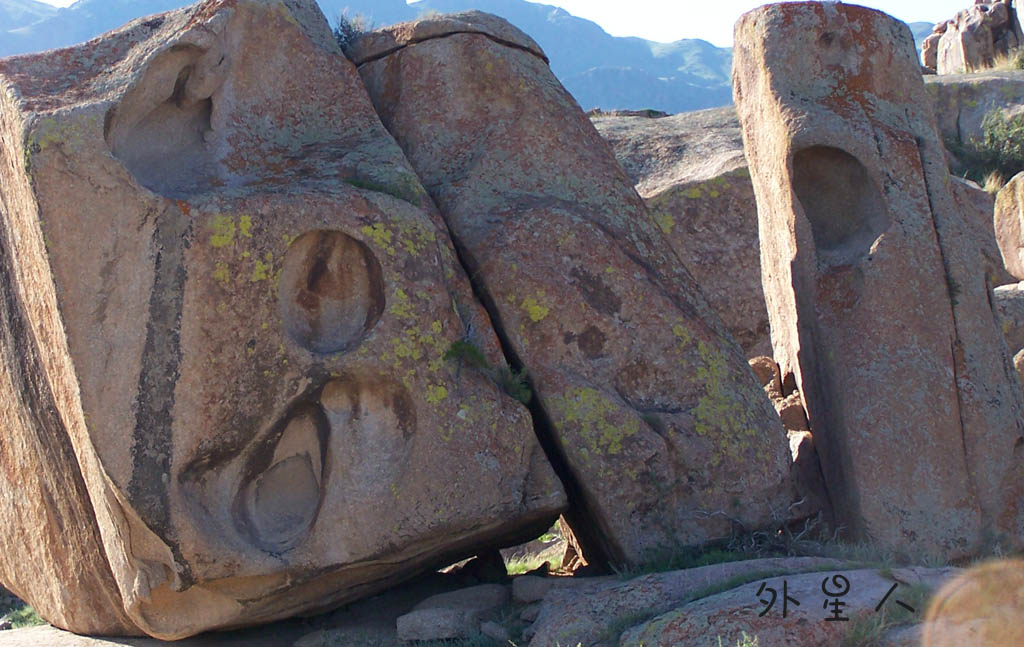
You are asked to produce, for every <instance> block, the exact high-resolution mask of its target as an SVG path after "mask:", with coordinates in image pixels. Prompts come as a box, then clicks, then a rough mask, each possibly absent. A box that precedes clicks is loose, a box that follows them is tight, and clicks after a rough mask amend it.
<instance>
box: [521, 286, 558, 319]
mask: <svg viewBox="0 0 1024 647" xmlns="http://www.w3.org/2000/svg"><path fill="white" fill-rule="evenodd" d="M544 298H545V294H544V293H543V292H541V293H539V294H538V295H537V296H536V297H526V298H525V299H523V302H522V303H521V304H520V307H521V308H522V309H523V310H525V311H526V314H527V315H529V317H530V321H532V322H534V323H537V322H539V321H543V320H544V318H545V317H547V316H548V314H549V313H550V312H551V309H550V308H548V307H547V306H545V305H544V304H543V303H541V301H543V299H544Z"/></svg>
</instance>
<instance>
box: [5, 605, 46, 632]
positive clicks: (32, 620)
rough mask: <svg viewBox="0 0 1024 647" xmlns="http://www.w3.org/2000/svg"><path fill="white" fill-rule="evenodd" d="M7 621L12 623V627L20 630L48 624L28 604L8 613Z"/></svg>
mask: <svg viewBox="0 0 1024 647" xmlns="http://www.w3.org/2000/svg"><path fill="white" fill-rule="evenodd" d="M7 620H9V621H10V623H11V627H13V628H14V629H20V628H22V627H37V626H39V625H45V624H46V621H45V620H43V619H42V618H40V617H39V614H38V613H36V610H35V609H33V608H32V607H30V606H29V605H27V604H26V605H25V606H23V607H21V608H18V609H15V610H13V611H11V612H10V613H8V614H7Z"/></svg>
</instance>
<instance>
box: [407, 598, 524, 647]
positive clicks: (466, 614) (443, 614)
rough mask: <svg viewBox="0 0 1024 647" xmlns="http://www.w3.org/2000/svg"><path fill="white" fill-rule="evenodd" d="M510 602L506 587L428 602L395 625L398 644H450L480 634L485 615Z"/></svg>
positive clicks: (425, 601)
mask: <svg viewBox="0 0 1024 647" xmlns="http://www.w3.org/2000/svg"><path fill="white" fill-rule="evenodd" d="M508 601H509V587H507V586H503V585H501V584H482V585H480V586H473V587H470V588H466V589H460V590H458V591H452V592H450V593H441V594H438V595H435V596H433V597H430V598H427V599H426V600H424V601H423V602H420V603H419V604H417V605H416V607H415V608H413V610H412V611H410V612H409V613H406V614H405V615H403V616H400V617H399V618H398V620H397V621H396V626H397V634H398V639H399V640H407V641H413V640H450V639H453V638H469V637H471V636H473V635H475V634H477V633H479V632H480V624H481V621H482V620H484V617H485V614H487V613H488V612H491V611H494V610H496V609H498V608H500V607H502V606H504V605H505V604H507V603H508Z"/></svg>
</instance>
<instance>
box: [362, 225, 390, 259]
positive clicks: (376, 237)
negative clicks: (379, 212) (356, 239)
mask: <svg viewBox="0 0 1024 647" xmlns="http://www.w3.org/2000/svg"><path fill="white" fill-rule="evenodd" d="M359 231H361V232H363V234H365V235H366V236H367V237H368V238H369V239H370V240H372V241H373V244H374V245H376V246H377V247H379V248H381V249H383V250H384V251H385V252H387V254H388V255H389V256H394V255H395V248H394V246H393V245H392V244H391V241H392V239H393V238H394V234H393V233H391V230H390V229H388V228H387V227H385V226H384V224H383V223H380V222H375V223H374V224H372V225H365V226H363V227H362V228H360V230H359Z"/></svg>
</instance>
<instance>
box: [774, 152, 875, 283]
mask: <svg viewBox="0 0 1024 647" xmlns="http://www.w3.org/2000/svg"><path fill="white" fill-rule="evenodd" d="M793 191H794V192H795V193H796V197H797V199H798V200H799V201H800V205H801V206H802V207H803V210H804V215H806V216H807V220H808V221H809V222H810V223H811V233H812V235H813V236H814V245H815V247H817V249H818V253H819V255H820V256H821V259H822V260H826V259H829V260H833V257H834V260H835V261H839V260H842V261H845V262H851V261H854V260H855V259H857V258H859V257H860V256H862V255H864V254H867V253H868V251H869V250H870V249H871V244H872V243H873V242H874V241H875V239H876V238H878V236H879V235H880V234H881V233H882V232H884V231H885V230H886V229H887V228H888V226H889V218H888V216H887V214H886V208H885V203H884V202H883V201H882V196H881V194H880V192H879V190H878V187H877V186H876V185H875V183H874V181H873V180H872V179H871V176H870V175H869V174H868V170H867V169H866V168H865V167H864V165H863V164H861V163H860V161H858V160H857V158H855V157H854V156H852V155H850V154H849V153H847V152H846V151H843V150H840V149H838V148H833V147H831V146H810V147H808V148H804V149H802V150H799V151H797V152H796V153H794V155H793ZM826 262H827V260H826ZM829 264H832V263H829Z"/></svg>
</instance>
